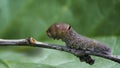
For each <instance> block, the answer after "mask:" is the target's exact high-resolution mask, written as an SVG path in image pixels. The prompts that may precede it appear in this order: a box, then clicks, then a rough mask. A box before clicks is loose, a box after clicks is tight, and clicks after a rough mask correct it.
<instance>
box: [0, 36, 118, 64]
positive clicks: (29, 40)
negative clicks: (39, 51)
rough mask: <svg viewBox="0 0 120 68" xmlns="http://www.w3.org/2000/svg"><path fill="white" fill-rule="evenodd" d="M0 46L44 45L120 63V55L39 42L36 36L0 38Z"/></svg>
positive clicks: (43, 46)
mask: <svg viewBox="0 0 120 68" xmlns="http://www.w3.org/2000/svg"><path fill="white" fill-rule="evenodd" d="M0 46H31V47H42V48H49V49H55V50H60V51H65V52H68V53H72V54H73V55H75V56H77V57H78V56H81V55H83V54H89V55H93V56H98V57H102V58H105V59H109V60H112V61H115V62H117V63H120V57H117V56H112V55H111V56H110V55H103V54H98V53H94V52H90V51H83V50H76V49H71V48H68V47H66V46H60V45H56V44H47V43H43V42H38V41H36V40H35V39H34V38H27V39H19V40H18V39H17V40H5V39H0Z"/></svg>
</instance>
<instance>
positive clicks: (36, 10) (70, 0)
mask: <svg viewBox="0 0 120 68" xmlns="http://www.w3.org/2000/svg"><path fill="white" fill-rule="evenodd" d="M58 21H62V22H66V23H68V24H70V25H71V26H73V28H74V29H75V30H76V31H77V32H78V33H80V34H82V35H85V36H88V37H94V38H95V39H97V40H99V41H101V42H103V43H105V44H108V45H109V47H110V48H111V49H112V53H113V54H114V55H120V50H119V48H120V46H119V45H120V27H119V26H120V23H119V22H120V0H0V38H7V39H13V38H14V39H18V38H26V37H30V36H32V37H34V38H36V39H37V40H39V41H42V42H47V43H54V44H61V45H64V42H62V41H58V40H52V39H50V38H48V37H47V35H46V30H47V28H48V27H49V26H50V25H51V24H53V23H55V22H58ZM21 48H22V47H8V48H6V47H0V68H68V67H69V68H120V65H119V64H117V63H115V62H112V61H110V60H106V59H103V58H98V57H94V58H95V59H96V63H95V64H94V65H92V66H90V65H88V64H86V63H82V62H80V61H79V59H78V58H76V57H75V56H73V55H71V54H68V53H65V52H61V51H56V50H49V49H42V50H40V51H39V48H38V49H37V48H30V47H23V48H22V49H21ZM14 50H15V51H14ZM16 50H21V51H23V52H24V51H25V52H27V51H29V50H31V51H35V52H32V53H35V54H36V55H33V54H32V53H31V52H30V55H26V54H21V53H18V52H16Z"/></svg>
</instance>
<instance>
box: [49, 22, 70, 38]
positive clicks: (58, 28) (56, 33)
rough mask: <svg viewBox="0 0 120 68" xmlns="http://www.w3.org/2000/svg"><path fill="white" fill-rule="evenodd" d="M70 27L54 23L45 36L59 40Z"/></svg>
mask: <svg viewBox="0 0 120 68" xmlns="http://www.w3.org/2000/svg"><path fill="white" fill-rule="evenodd" d="M70 28H71V26H70V25H69V24H65V23H55V24H53V25H51V26H50V27H49V28H48V30H47V35H48V36H49V37H50V38H53V39H61V37H64V36H65V34H66V33H67V32H68V31H69V30H70Z"/></svg>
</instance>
